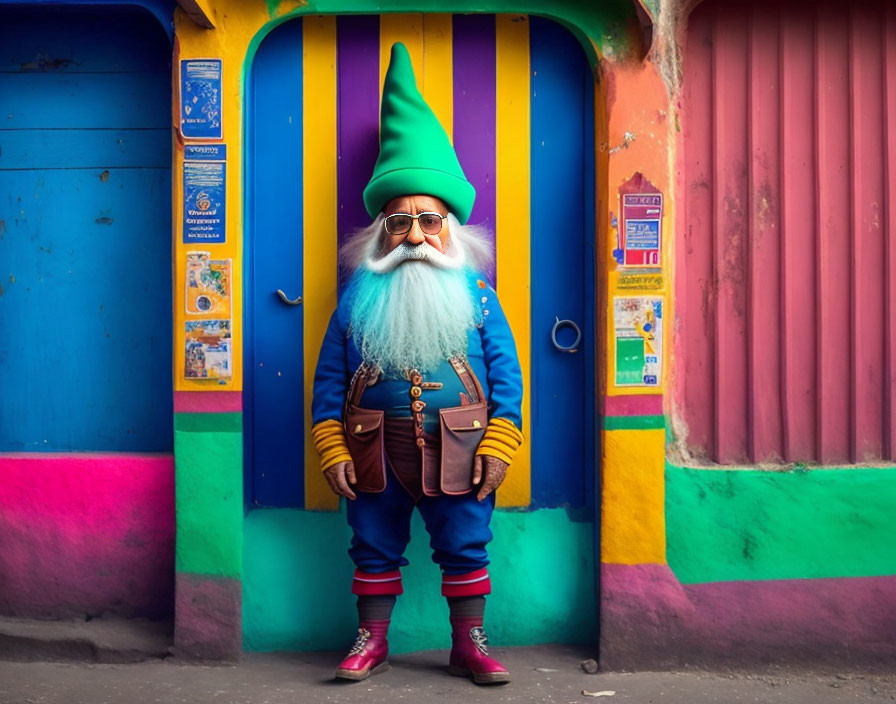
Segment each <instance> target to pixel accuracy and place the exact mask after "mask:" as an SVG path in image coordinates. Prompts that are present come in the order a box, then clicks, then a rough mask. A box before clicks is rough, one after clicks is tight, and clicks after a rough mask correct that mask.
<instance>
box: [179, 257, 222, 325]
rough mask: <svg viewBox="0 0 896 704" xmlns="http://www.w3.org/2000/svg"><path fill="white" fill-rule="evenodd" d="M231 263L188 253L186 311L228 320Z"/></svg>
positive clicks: (191, 313) (195, 314)
mask: <svg viewBox="0 0 896 704" xmlns="http://www.w3.org/2000/svg"><path fill="white" fill-rule="evenodd" d="M230 270H231V266H230V260H229V259H212V258H211V257H210V256H209V253H208V252H187V281H186V296H187V300H186V310H187V314H188V315H194V316H201V317H204V318H229V317H230Z"/></svg>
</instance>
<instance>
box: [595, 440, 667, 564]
mask: <svg viewBox="0 0 896 704" xmlns="http://www.w3.org/2000/svg"><path fill="white" fill-rule="evenodd" d="M665 443H666V431H665V430H663V429H658V430H607V431H604V432H603V433H602V442H601V446H602V448H603V472H602V475H601V486H602V487H603V496H602V497H601V513H600V516H601V531H600V539H601V546H600V555H601V561H602V562H612V563H616V564H623V565H636V564H641V563H646V564H659V565H663V564H665V563H666V509H665V500H666V485H665V457H664V455H665Z"/></svg>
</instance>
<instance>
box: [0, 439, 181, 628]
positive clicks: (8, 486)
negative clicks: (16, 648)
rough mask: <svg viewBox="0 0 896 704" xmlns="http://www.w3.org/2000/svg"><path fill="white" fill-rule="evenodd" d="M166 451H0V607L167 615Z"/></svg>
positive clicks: (170, 520) (56, 613)
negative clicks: (61, 452)
mask: <svg viewBox="0 0 896 704" xmlns="http://www.w3.org/2000/svg"><path fill="white" fill-rule="evenodd" d="M173 607H174V460H173V458H172V457H171V456H170V455H127V456H118V455H111V454H99V453H84V454H68V453H65V454H56V453H50V454H45V455H33V454H27V455H26V454H22V455H16V454H9V455H4V456H3V457H0V614H3V615H6V616H19V617H30V618H66V617H81V618H84V617H92V616H99V615H100V614H102V613H104V612H109V613H115V614H120V615H123V616H128V617H138V616H145V617H149V618H165V617H170V616H171V615H172V612H173Z"/></svg>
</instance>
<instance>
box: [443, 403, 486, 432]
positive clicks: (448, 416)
mask: <svg viewBox="0 0 896 704" xmlns="http://www.w3.org/2000/svg"><path fill="white" fill-rule="evenodd" d="M439 415H441V417H442V421H443V422H444V423H445V427H447V428H448V429H449V430H451V431H453V432H463V431H465V430H485V426H486V424H487V423H488V408H487V407H486V405H485V404H484V403H482V404H479V403H477V404H473V405H471V406H456V407H454V408H443V409H442V410H441V411H439Z"/></svg>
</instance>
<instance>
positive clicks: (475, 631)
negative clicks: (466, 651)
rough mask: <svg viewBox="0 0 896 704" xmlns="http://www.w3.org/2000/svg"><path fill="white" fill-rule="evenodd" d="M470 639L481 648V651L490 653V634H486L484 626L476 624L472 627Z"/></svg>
mask: <svg viewBox="0 0 896 704" xmlns="http://www.w3.org/2000/svg"><path fill="white" fill-rule="evenodd" d="M470 639H471V640H472V641H473V642H474V643H475V644H476V647H477V648H479V652H480V653H482V654H483V655H488V636H486V635H485V629H484V628H483V627H482V626H474V627H473V628H471V629H470Z"/></svg>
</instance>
